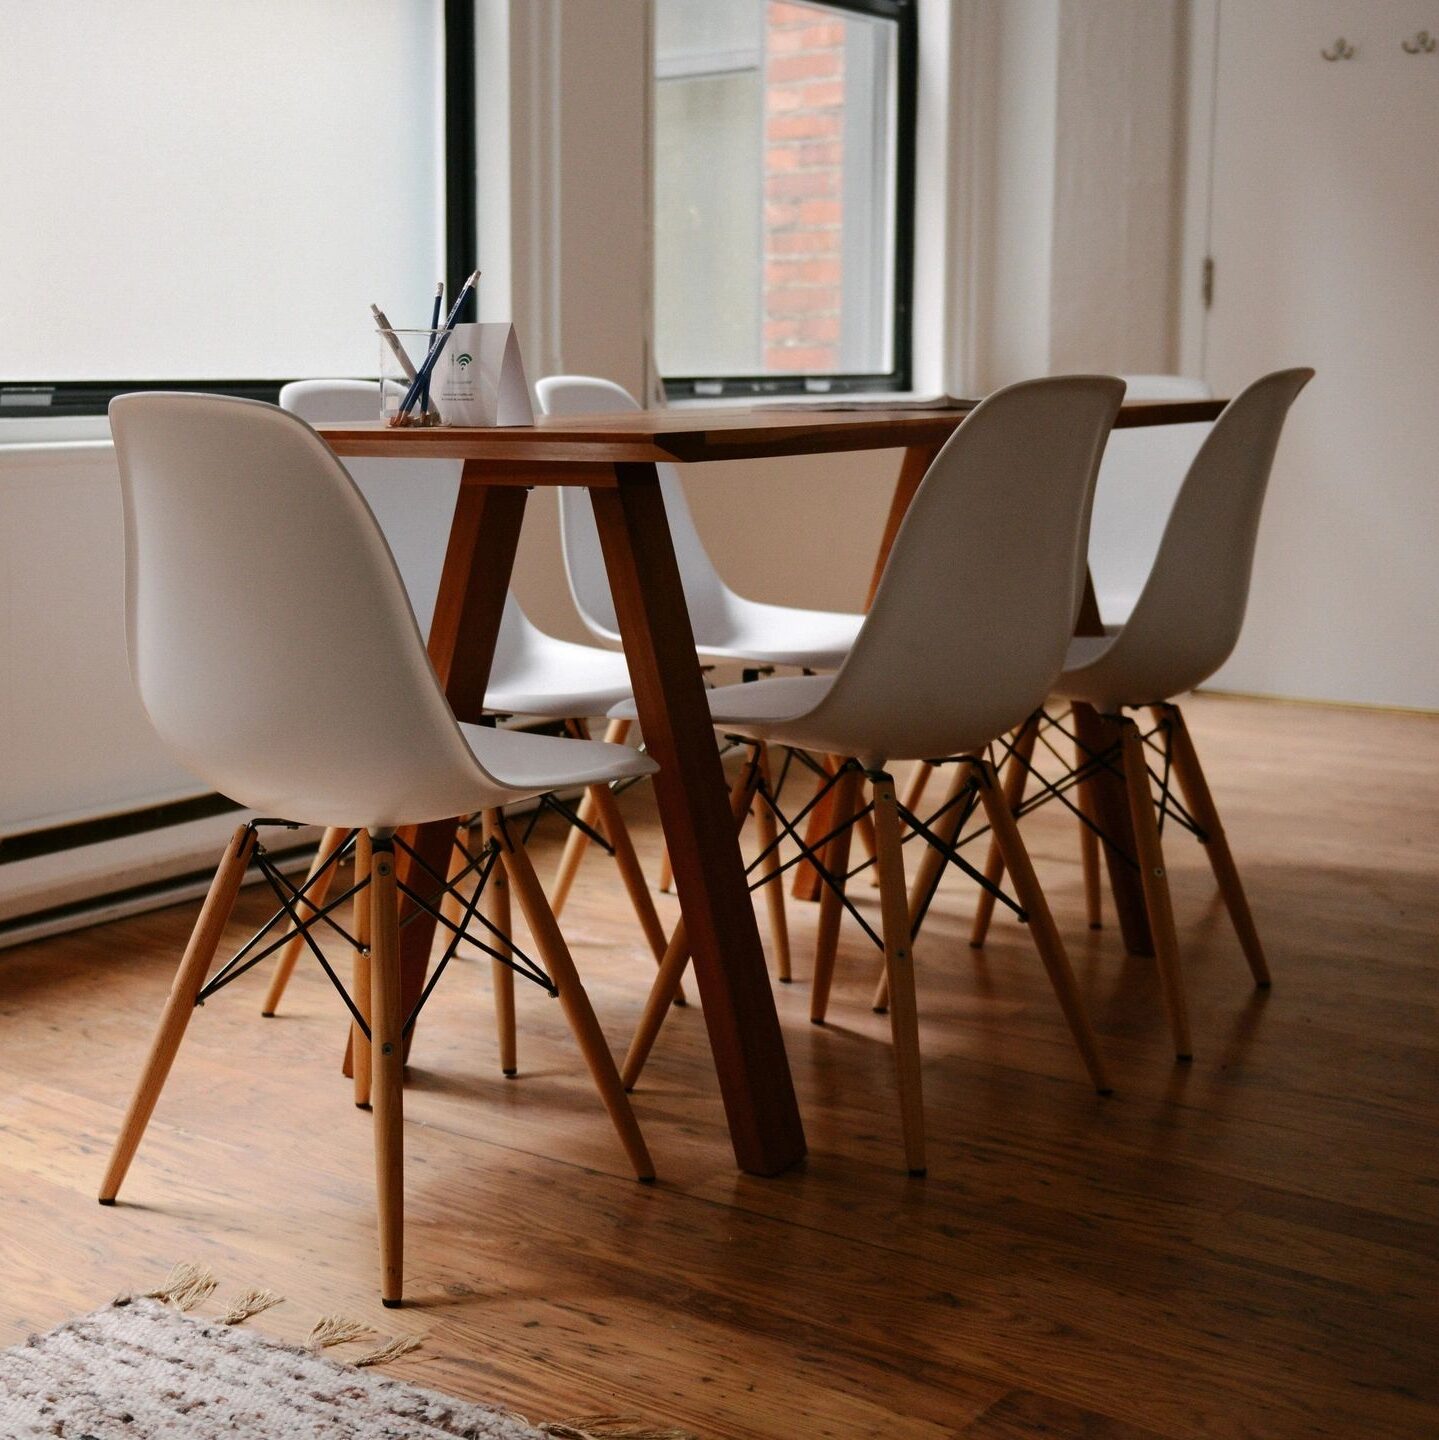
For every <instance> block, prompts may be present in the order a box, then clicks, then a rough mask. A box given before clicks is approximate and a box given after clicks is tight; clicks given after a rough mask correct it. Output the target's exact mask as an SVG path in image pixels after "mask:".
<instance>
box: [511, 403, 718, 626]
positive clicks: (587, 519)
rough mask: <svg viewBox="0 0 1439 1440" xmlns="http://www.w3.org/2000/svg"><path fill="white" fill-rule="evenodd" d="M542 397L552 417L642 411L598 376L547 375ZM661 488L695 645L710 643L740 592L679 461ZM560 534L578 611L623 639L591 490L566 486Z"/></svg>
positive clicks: (662, 468)
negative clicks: (720, 564)
mask: <svg viewBox="0 0 1439 1440" xmlns="http://www.w3.org/2000/svg"><path fill="white" fill-rule="evenodd" d="M535 397H536V399H537V400H538V401H539V405H540V409H541V410H542V411H543V412H544V413H545V414H546V415H590V414H605V413H612V412H614V411H621V410H638V409H640V408H641V407H640V404H639V402H638V401H637V400H636V399H635V398H634V396H633V395H631V394H630V392H629V391H628V390H626V389H625V388H624V386H623V385H616V384H615V383H614V381H613V380H602V379H600V378H599V377H598V376H595V375H548V376H546V377H545V378H544V379H543V380H540V381H539V382H538V383H537V384H536V385H535ZM655 468H656V470H657V471H658V472H659V482H660V491H661V493H662V494H663V496H664V502H665V516H666V518H667V519H668V521H669V528H670V539H671V541H672V542H673V544H674V549H675V559H676V561H677V562H678V564H679V571H680V577H681V579H682V580H683V582H684V590H685V603H686V605H687V607H688V609H689V612H690V624H691V625H692V627H693V628H694V635H695V642H696V644H698V645H699V646H700V647H701V648H703V647H704V646H705V644H706V642H707V641H709V640H710V639H711V638H712V637H719V636H723V635H725V634H726V633H727V631H726V628H725V627H726V623H727V620H728V614H729V607H730V602H731V599H732V597H733V594H734V592H733V591H732V590H730V588H729V587H728V586H727V585H726V584H725V582H724V581H723V580H722V579H721V578H720V575H719V571H717V570H716V569H715V567H714V562H713V561H712V560H711V559H710V556H709V552H708V551H707V550H706V549H705V547H704V542H703V541H702V540H701V539H700V535H699V531H698V530H697V529H696V528H695V523H694V516H693V515H692V514H691V513H690V507H689V502H688V501H687V500H686V499H685V492H684V487H683V485H682V484H681V483H680V478H679V475H678V474H677V473H676V471H675V467H674V466H673V465H658V466H656V467H655ZM556 493H557V494H558V495H559V500H560V539H561V542H562V544H563V546H564V555H565V574H566V575H567V576H568V577H569V582H570V594H571V595H573V596H574V601H575V608H576V609H578V610H579V612H580V618H581V619H582V620H583V621H584V622H585V624H586V625H587V626H588V627H589V628H590V630H591V631H592V632H593V633H594V634H596V635H598V636H600V637H601V638H603V639H605V640H609V641H618V640H619V638H620V633H619V625H618V623H617V622H616V620H615V605H614V599H613V597H612V596H611V595H610V582H609V578H608V576H607V575H606V572H605V561H604V556H603V554H602V553H601V552H600V536H599V531H598V530H597V529H596V527H595V516H594V511H593V509H592V508H591V506H590V498H589V494H588V492H586V491H584V490H578V489H575V488H572V487H569V486H561V487H559V488H558V490H557V492H556Z"/></svg>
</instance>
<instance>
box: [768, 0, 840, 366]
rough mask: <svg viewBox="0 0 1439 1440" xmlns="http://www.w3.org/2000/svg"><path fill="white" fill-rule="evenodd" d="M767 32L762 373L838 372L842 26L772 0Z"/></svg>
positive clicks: (834, 18) (802, 7) (836, 19)
mask: <svg viewBox="0 0 1439 1440" xmlns="http://www.w3.org/2000/svg"><path fill="white" fill-rule="evenodd" d="M765 30H766V37H765V38H766V46H765V57H766V58H765V150H764V154H765V163H764V184H765V210H764V363H765V368H766V369H767V370H809V371H825V370H837V369H838V368H839V353H840V352H839V339H840V297H841V278H842V276H841V264H842V260H841V253H840V217H841V206H842V201H843V195H842V193H841V186H842V183H843V175H844V164H843V162H844V153H843V151H844V140H843V136H844V114H843V112H844V21H843V20H842V19H840V18H839V17H837V16H833V15H826V14H825V13H824V12H823V11H820V10H815V9H812V8H811V7H809V6H807V5H798V4H790V3H787V0H770V3H769V4H768V6H767V7H766V16H765Z"/></svg>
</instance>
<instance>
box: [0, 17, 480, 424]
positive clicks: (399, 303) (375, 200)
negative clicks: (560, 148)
mask: <svg viewBox="0 0 1439 1440" xmlns="http://www.w3.org/2000/svg"><path fill="white" fill-rule="evenodd" d="M472 5H473V0H448V3H447V0H405V3H404V4H403V5H397V4H395V3H393V0H308V3H305V4H301V5H297V4H294V3H293V0H245V3H244V4H235V5H196V4H194V3H193V0H127V3H125V4H107V5H101V4H95V3H93V0H45V3H43V4H26V3H20V0H0V27H3V31H4V42H3V43H0V134H3V135H4V136H5V143H4V145H3V146H0V195H4V197H5V202H4V206H3V209H0V254H3V256H4V263H3V265H0V316H3V323H0V418H3V417H7V416H24V415H54V414H85V413H90V414H93V413H100V412H103V410H104V409H105V406H106V405H107V404H108V401H109V398H110V396H111V395H113V394H115V393H117V392H118V391H121V390H125V389H134V388H141V387H143V386H146V385H153V386H168V387H174V386H180V387H183V388H198V389H211V390H219V391H224V392H228V393H234V394H250V395H256V396H259V397H260V398H265V399H271V400H273V399H274V398H275V396H276V393H277V391H278V388H279V386H280V385H281V384H282V383H283V382H284V381H285V380H288V379H292V378H294V377H297V376H305V375H362V376H364V375H374V374H375V373H376V369H377V365H378V360H379V356H378V349H377V342H376V340H375V335H374V323H373V320H372V319H371V317H370V314H369V309H368V304H369V302H370V301H375V302H377V303H379V304H380V305H381V306H383V307H384V308H385V309H386V311H387V312H388V313H389V315H390V317H391V319H392V320H394V321H395V323H397V324H416V323H421V324H422V323H424V322H425V321H427V320H428V318H429V306H430V300H431V297H432V296H433V294H434V288H435V281H436V279H437V278H439V277H440V276H441V275H446V277H447V280H448V283H449V288H450V293H452V294H453V293H455V288H456V277H457V276H463V275H464V274H466V273H468V272H469V271H470V270H472V269H473V268H474V264H475V261H474V249H475V240H474V235H475V225H474V136H473V127H474V104H473V91H474V82H473V64H474V27H473V8H472ZM447 242H448V243H447ZM447 272H448V273H447Z"/></svg>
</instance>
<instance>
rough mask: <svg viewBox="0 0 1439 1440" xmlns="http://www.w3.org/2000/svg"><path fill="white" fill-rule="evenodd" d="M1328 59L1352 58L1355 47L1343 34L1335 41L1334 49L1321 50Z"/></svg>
mask: <svg viewBox="0 0 1439 1440" xmlns="http://www.w3.org/2000/svg"><path fill="white" fill-rule="evenodd" d="M1319 53H1320V54H1321V55H1322V56H1323V57H1324V58H1325V59H1326V60H1352V59H1353V58H1354V55H1355V49H1354V47H1353V46H1352V45H1351V44H1350V43H1349V42H1348V41H1347V40H1346V39H1345V38H1344V37H1343V36H1342V35H1341V36H1340V37H1339V38H1338V39H1337V40H1336V41H1335V42H1334V46H1333V48H1332V49H1329V50H1321V51H1320V52H1319Z"/></svg>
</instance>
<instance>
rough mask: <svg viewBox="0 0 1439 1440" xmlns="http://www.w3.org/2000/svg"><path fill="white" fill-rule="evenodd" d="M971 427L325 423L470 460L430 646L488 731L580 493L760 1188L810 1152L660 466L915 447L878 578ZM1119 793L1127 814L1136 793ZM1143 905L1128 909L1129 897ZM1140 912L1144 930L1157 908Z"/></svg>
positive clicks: (1200, 409) (748, 1161)
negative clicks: (524, 600) (537, 500)
mask: <svg viewBox="0 0 1439 1440" xmlns="http://www.w3.org/2000/svg"><path fill="white" fill-rule="evenodd" d="M1219 408H1220V407H1219V405H1218V404H1217V403H1211V402H1207V401H1191V402H1163V403H1152V404H1142V405H1141V404H1136V405H1129V406H1126V407H1125V408H1124V410H1123V411H1122V412H1121V415H1120V419H1119V424H1120V425H1146V424H1147V425H1163V424H1180V423H1186V422H1192V421H1196V420H1209V419H1212V418H1213V417H1214V416H1215V415H1216V414H1217V413H1218V410H1219ZM966 413H967V407H966V408H964V409H954V410H943V411H934V410H927V411H917V410H904V409H895V410H879V409H865V410H862V411H844V412H838V411H822V410H799V409H793V410H791V409H778V408H774V409H752V410H750V409H746V410H728V409H713V410H700V409H693V410H686V409H677V410H663V411H636V412H631V413H627V414H617V415H577V416H557V417H544V418H541V419H540V420H539V421H538V422H537V423H536V424H535V425H534V426H533V427H526V428H523V429H519V428H517V429H463V428H458V427H456V428H434V429H413V430H411V429H389V428H387V427H386V426H385V425H384V424H383V423H381V422H379V421H374V422H370V423H362V424H348V425H322V426H319V427H318V429H319V432H320V434H321V435H322V436H323V437H324V439H325V440H326V441H327V442H328V443H329V445H330V447H331V448H332V449H333V450H334V451H335V453H336V454H338V455H344V456H389V457H402V458H408V459H412V460H415V459H435V460H440V459H448V460H462V461H463V462H464V467H463V472H462V477H461V482H460V490H459V495H458V498H457V500H456V502H455V515H454V520H453V522H452V524H451V527H450V540H449V547H448V550H447V551H446V554H445V565H444V571H443V574H442V576H441V580H440V591H439V597H438V599H437V600H436V603H435V614H434V620H433V623H432V625H431V629H430V642H429V648H430V658H431V660H432V661H433V662H434V666H435V670H436V672H437V673H438V674H439V677H440V682H441V684H443V685H444V687H445V693H446V695H447V696H448V698H449V701H450V704H451V705H452V706H453V707H454V711H455V714H456V715H457V716H458V717H459V718H460V719H461V720H468V721H477V720H479V719H480V718H481V717H482V715H483V713H484V696H485V688H486V685H487V683H488V680H489V673H490V662H491V660H492V658H493V655H494V647H495V637H496V634H497V632H498V629H499V622H500V612H501V610H502V608H503V606H504V600H505V594H506V591H507V589H508V587H509V583H510V573H511V570H512V569H513V566H514V559H515V547H516V544H517V543H518V540H519V535H520V522H521V520H522V519H523V517H524V510H525V500H526V497H527V495H528V493H529V491H530V489H532V488H534V487H535V486H551V485H581V486H584V487H585V488H586V489H588V490H589V492H590V498H591V501H592V502H593V505H594V511H595V520H596V523H597V525H598V528H599V535H600V544H601V547H602V549H603V551H604V558H605V566H606V569H607V570H608V573H609V580H610V587H611V589H612V591H613V592H614V599H615V612H616V616H617V618H618V621H619V627H620V633H621V635H622V637H623V639H624V649H625V656H626V658H627V660H628V661H629V669H630V679H631V683H632V684H633V686H634V692H635V700H636V702H637V704H638V707H639V717H640V726H641V729H642V731H643V733H644V737H645V744H646V746H647V748H648V749H649V751H650V753H651V754H652V755H653V756H654V758H655V759H656V760H657V761H658V762H659V767H660V768H659V772H658V774H657V775H656V776H655V781H654V784H655V793H656V796H657V798H658V801H659V810H660V820H661V823H662V824H663V826H664V833H665V840H666V842H667V844H668V846H669V853H670V859H671V863H672V864H673V867H674V875H675V886H676V889H677V890H678V892H679V898H680V905H681V907H682V909H683V911H684V916H685V920H686V923H687V927H688V931H689V936H690V940H691V944H692V947H693V953H694V970H695V977H696V981H697V983H698V985H699V990H700V998H701V1000H702V1002H703V1007H704V1017H705V1024H706V1026H707V1028H708V1031H709V1040H710V1048H711V1050H712V1052H713V1054H714V1060H715V1069H716V1072H717V1074H718V1077H719V1085H720V1091H721V1094H722V1096H723V1099H724V1105H725V1113H726V1116H727V1118H728V1121H729V1127H730V1137H731V1140H732V1142H733V1145H734V1152H735V1158H736V1159H737V1161H738V1162H739V1165H740V1167H741V1168H742V1169H744V1170H747V1171H749V1172H750V1173H752V1174H757V1175H774V1174H778V1173H779V1172H781V1171H783V1170H785V1169H788V1168H789V1167H790V1166H791V1165H794V1164H795V1163H796V1162H798V1161H799V1160H800V1159H801V1158H802V1157H803V1156H804V1153H805V1141H804V1130H803V1128H802V1126H801V1124H800V1118H799V1109H798V1107H797V1105H796V1103H795V1095H794V1085H793V1081H792V1080H791V1077H790V1071H789V1062H788V1060H787V1058H786V1056H785V1050H784V1040H783V1037H782V1036H781V1034H780V1027H779V1018H778V1016H777V1015H776V1013H775V1007H774V997H773V994H772V993H771V990H770V984H769V976H768V972H767V971H766V968H765V961H764V954H763V951H762V949H761V947H760V939H759V931H758V929H757V928H756V925H755V919H754V910H753V907H752V906H751V904H750V897H749V890H748V886H747V884H746V880H745V874H744V865H743V862H742V860H741V858H740V851H739V843H738V840H737V839H736V836H735V830H734V825H733V823H732V822H731V820H730V818H729V805H728V799H727V795H726V788H725V781H724V774H723V771H722V770H721V768H720V761H719V752H718V749H717V747H716V745H715V741H714V732H713V730H712V728H711V726H710V720H709V709H708V706H707V705H706V702H705V696H704V686H703V682H702V680H701V676H700V667H699V662H698V660H697V658H696V656H695V649H694V635H693V633H692V631H691V628H690V620H689V614H688V611H687V610H686V608H685V600H684V589H683V587H682V586H681V584H680V576H679V570H678V567H677V565H676V562H675V555H674V548H673V546H672V544H671V540H670V533H669V527H668V524H667V522H666V519H665V510H664V502H663V500H662V498H661V495H660V488H659V479H658V475H657V473H656V470H655V466H656V464H658V463H661V462H664V461H680V462H685V461H711V460H739V459H752V458H769V457H780V456H785V455H815V454H825V453H833V452H838V451H846V450H888V449H895V448H904V449H905V450H906V452H907V453H906V456H905V461H904V464H903V466H902V468H901V472H900V478H899V483H898V485H897V487H896V491H895V497H894V501H893V504H892V507H891V513H890V520H889V524H888V526H887V528H886V532H885V536H884V540H883V544H882V548H881V555H880V561H879V563H880V565H881V566H882V564H883V561H884V557H885V555H887V553H888V547H889V544H890V543H891V542H892V540H893V537H894V532H895V530H896V529H897V528H898V524H899V521H900V519H901V518H902V517H903V514H904V511H905V509H906V508H907V507H908V504H909V502H910V500H911V499H912V498H913V495H914V492H915V490H916V489H917V488H918V485H919V481H920V479H921V478H922V476H923V474H924V471H925V468H926V467H927V466H928V464H929V462H930V460H931V459H933V457H934V454H935V452H936V451H937V450H938V448H939V447H940V446H941V445H942V444H943V443H944V441H945V440H946V439H948V437H949V435H950V434H951V433H952V432H953V430H954V428H955V427H956V426H957V425H958V424H959V422H960V421H961V420H962V419H963V418H964V415H965V414H966ZM1119 794H1120V797H1121V800H1122V795H1123V790H1122V787H1121V788H1120V791H1119ZM1117 808H1118V807H1117V806H1116V809H1117ZM453 836H454V826H453V825H452V824H451V823H449V822H439V823H436V824H431V825H424V826H420V827H418V828H416V829H415V830H414V831H412V832H410V833H409V834H407V836H406V839H407V840H408V841H409V843H410V844H411V845H412V846H413V847H414V848H415V850H416V851H417V852H418V853H419V854H420V855H421V856H422V857H424V859H425V861H426V862H427V863H428V864H429V865H430V866H431V868H432V869H434V870H436V871H438V872H440V873H444V872H445V870H446V867H447V862H448V858H449V852H450V846H451V843H452V840H453ZM400 871H401V878H402V879H403V880H404V882H405V883H406V884H407V885H409V886H411V887H412V888H414V889H415V890H416V891H418V892H420V893H422V894H429V895H430V896H432V897H435V896H437V895H438V888H437V886H436V885H435V882H434V881H433V880H432V879H431V878H430V877H429V876H428V875H426V873H425V871H424V870H423V868H421V867H420V866H419V865H418V864H417V863H414V862H407V863H403V864H402V865H401V866H400ZM1110 873H1111V878H1112V880H1114V882H1115V885H1116V900H1117V903H1119V904H1120V906H1121V914H1123V913H1124V908H1125V906H1126V899H1125V898H1123V894H1122V891H1121V886H1123V885H1125V884H1127V882H1128V877H1127V876H1122V875H1121V872H1120V871H1119V870H1118V869H1117V868H1113V867H1112V868H1111V872H1110ZM1130 888H1131V889H1132V888H1133V887H1130ZM1128 903H1129V904H1130V907H1131V908H1132V898H1131V899H1130V901H1129V902H1128ZM1139 915H1140V917H1141V921H1142V915H1143V901H1142V897H1140V899H1139ZM406 918H408V917H406ZM1129 923H1131V922H1126V927H1128V925H1129ZM1128 935H1129V930H1128V928H1126V936H1128ZM433 936H434V925H433V922H432V921H431V920H430V919H429V918H428V917H427V916H425V915H424V914H423V913H422V914H420V915H418V916H417V917H416V918H415V919H414V920H413V921H411V922H410V923H409V924H408V925H407V928H406V929H405V930H404V931H403V932H402V937H403V938H402V964H403V970H404V987H405V994H404V1004H405V1008H406V1009H407V1010H408V1009H409V1008H410V1007H411V1006H412V1005H413V1004H414V1002H415V1000H416V999H417V998H418V996H419V993H420V991H421V989H422V988H423V985H424V979H425V972H426V970H427V968H428V965H429V958H430V950H431V945H432V941H433Z"/></svg>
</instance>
